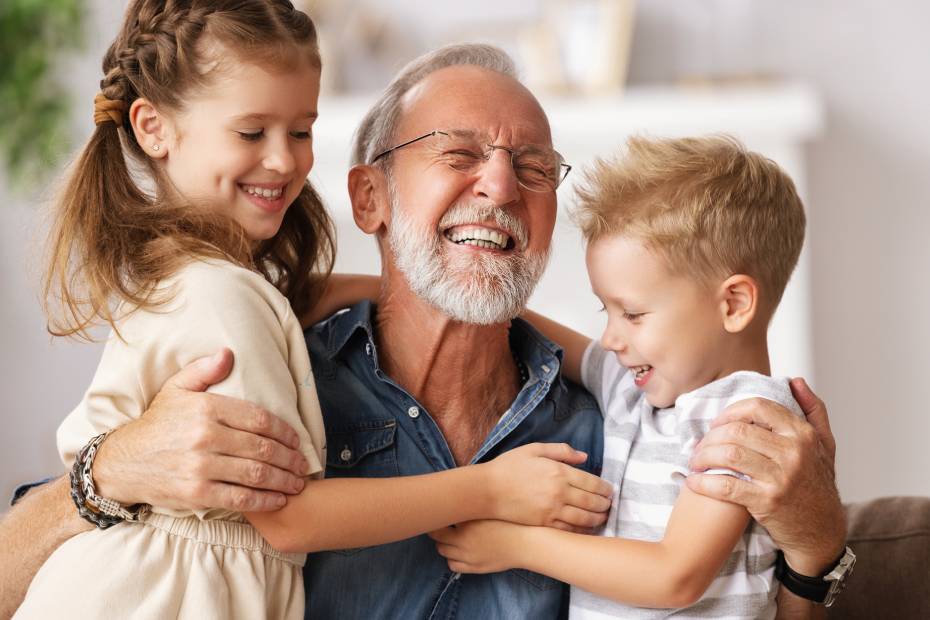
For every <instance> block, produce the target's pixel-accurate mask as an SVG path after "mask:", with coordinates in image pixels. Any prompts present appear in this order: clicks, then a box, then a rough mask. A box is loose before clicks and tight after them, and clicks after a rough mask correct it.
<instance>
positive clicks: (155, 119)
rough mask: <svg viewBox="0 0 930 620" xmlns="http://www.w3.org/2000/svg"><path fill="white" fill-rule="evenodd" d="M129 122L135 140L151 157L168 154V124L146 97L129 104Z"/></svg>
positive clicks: (160, 156)
mask: <svg viewBox="0 0 930 620" xmlns="http://www.w3.org/2000/svg"><path fill="white" fill-rule="evenodd" d="M129 123H130V124H131V125H132V131H133V133H134V134H135V136H136V142H138V143H139V146H141V147H142V150H143V151H145V154H146V155H148V156H149V157H151V158H153V159H161V158H163V157H166V156H167V155H168V142H169V141H168V129H169V127H168V124H167V123H166V119H165V118H164V117H163V116H162V115H161V114H160V113H159V112H158V110H156V109H155V106H153V105H152V103H151V102H150V101H149V100H148V99H143V98H141V97H140V98H139V99H136V100H135V101H133V102H132V105H131V106H129Z"/></svg>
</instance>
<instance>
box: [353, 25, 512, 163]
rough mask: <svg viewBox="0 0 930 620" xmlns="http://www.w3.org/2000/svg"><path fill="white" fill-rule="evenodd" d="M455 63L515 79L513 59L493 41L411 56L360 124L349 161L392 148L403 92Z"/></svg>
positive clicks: (359, 160)
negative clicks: (490, 43)
mask: <svg viewBox="0 0 930 620" xmlns="http://www.w3.org/2000/svg"><path fill="white" fill-rule="evenodd" d="M457 65H471V66H473V67H481V68H483V69H488V70H489V71H494V72H497V73H502V74H504V75H506V76H509V77H512V78H514V79H517V70H516V67H515V65H514V62H513V59H512V58H511V57H510V56H509V55H508V54H507V52H505V51H504V50H502V49H500V48H498V47H494V46H493V45H483V44H479V43H460V44H455V45H446V46H445V47H441V48H439V49H438V50H436V51H434V52H430V53H428V54H424V55H423V56H420V57H419V58H416V59H414V60H412V61H411V62H410V63H409V64H407V66H406V67H404V68H403V69H402V70H401V72H400V73H399V74H398V75H397V77H395V78H394V81H392V82H391V83H390V84H389V85H388V87H387V88H386V89H385V90H384V93H382V95H381V97H379V98H378V100H377V101H376V102H375V104H374V105H373V106H372V107H371V109H370V110H368V114H366V115H365V118H364V119H363V120H362V123H361V125H359V127H358V131H356V132H355V146H354V148H353V150H352V164H353V165H356V164H367V163H370V162H371V160H372V159H373V158H374V157H375V156H376V155H377V154H378V153H381V152H382V151H385V150H387V149H389V148H391V146H393V145H392V144H391V143H392V141H393V140H394V131H395V130H396V129H397V122H398V120H400V105H401V100H402V99H403V98H404V95H406V94H407V92H409V91H410V89H411V88H413V87H414V86H416V85H417V84H418V83H419V82H420V81H421V80H423V78H425V77H426V76H428V75H429V74H431V73H433V72H435V71H438V70H440V69H444V68H446V67H454V66H457Z"/></svg>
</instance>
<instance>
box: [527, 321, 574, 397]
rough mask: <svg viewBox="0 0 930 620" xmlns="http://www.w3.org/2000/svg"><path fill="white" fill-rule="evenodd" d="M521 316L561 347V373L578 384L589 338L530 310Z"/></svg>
mask: <svg viewBox="0 0 930 620" xmlns="http://www.w3.org/2000/svg"><path fill="white" fill-rule="evenodd" d="M522 316H523V318H524V319H526V320H527V321H529V323H530V324H531V325H532V326H533V327H535V328H536V329H538V330H539V331H540V332H542V334H543V335H544V336H545V337H546V338H548V339H549V340H551V341H553V342H554V343H556V344H557V345H559V346H560V347H562V350H563V351H564V357H563V359H562V374H564V375H565V376H566V377H568V378H569V379H571V380H572V381H574V382H575V383H578V384H580V383H581V382H582V381H581V361H582V359H584V352H585V350H586V349H587V348H588V345H589V344H591V339H590V338H588V337H587V336H585V335H584V334H581V333H578V332H576V331H575V330H573V329H571V328H570V327H566V326H564V325H562V324H561V323H557V322H555V321H553V320H552V319H547V318H546V317H544V316H543V315H541V314H538V313H536V312H533V311H532V310H527V311H525V312H524V313H523V315H522Z"/></svg>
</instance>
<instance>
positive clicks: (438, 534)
mask: <svg viewBox="0 0 930 620" xmlns="http://www.w3.org/2000/svg"><path fill="white" fill-rule="evenodd" d="M527 529H528V527H527V526H525V525H516V524H514V523H507V522H505V521H490V520H487V521H469V522H467V523H459V524H458V525H453V526H452V527H446V528H443V529H441V530H437V531H435V532H431V533H430V534H429V537H430V538H432V539H433V540H435V541H436V550H437V551H438V552H439V555H441V556H442V557H444V558H446V560H448V563H449V570H451V571H454V572H456V573H499V572H500V571H503V570H507V569H510V568H519V559H518V558H519V552H520V549H521V548H523V546H522V545H521V542H520V541H521V534H523V533H524V532H525V531H526V530H527Z"/></svg>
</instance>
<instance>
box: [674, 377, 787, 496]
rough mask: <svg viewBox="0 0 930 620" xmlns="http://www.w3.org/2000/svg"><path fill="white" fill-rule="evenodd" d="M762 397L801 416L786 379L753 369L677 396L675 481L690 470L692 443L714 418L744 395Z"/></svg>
mask: <svg viewBox="0 0 930 620" xmlns="http://www.w3.org/2000/svg"><path fill="white" fill-rule="evenodd" d="M757 397H759V398H765V399H768V400H771V401H774V402H776V403H778V404H780V405H782V406H783V407H785V408H786V409H788V410H789V411H791V412H792V413H794V414H795V415H798V416H800V417H802V418H803V417H804V414H803V412H802V411H801V408H800V407H799V406H798V403H797V402H796V401H795V400H794V396H792V394H791V388H790V387H789V385H788V380H787V379H783V378H774V377H768V376H765V375H761V374H758V373H754V372H737V373H734V374H732V375H730V376H729V377H725V378H724V379H721V380H718V381H715V382H714V383H711V384H710V385H707V386H704V387H703V388H699V389H698V390H695V391H694V392H690V393H688V394H686V395H685V396H683V397H681V398H679V400H678V401H677V402H676V403H675V407H676V416H677V418H678V429H679V431H678V435H679V446H680V453H679V455H678V460H677V462H676V465H675V470H674V472H673V473H672V478H673V479H674V480H675V481H676V482H679V483H681V482H683V481H684V478H686V477H687V476H688V475H689V474H690V473H692V472H691V471H690V469H689V468H688V461H689V460H690V458H691V455H692V454H693V452H694V447H695V446H696V445H697V443H698V442H699V441H700V440H701V439H702V438H703V437H704V435H706V434H707V432H708V431H709V430H710V424H711V422H713V420H714V418H716V417H717V416H718V415H720V414H721V413H722V412H723V410H724V409H726V408H727V407H729V406H730V405H732V404H734V403H737V402H739V401H741V400H746V399H748V398H757ZM701 473H705V474H720V475H727V476H735V477H737V478H741V479H743V480H750V478H749V477H748V476H745V475H744V474H741V473H739V472H736V471H733V470H731V469H722V468H721V469H710V470H707V471H704V472H701Z"/></svg>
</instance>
